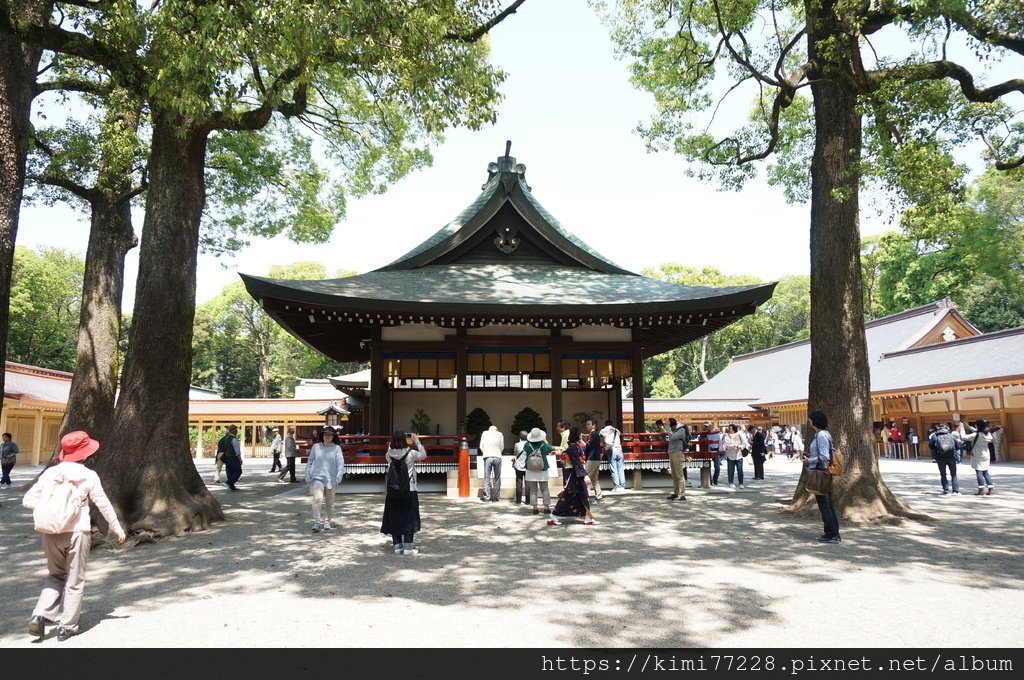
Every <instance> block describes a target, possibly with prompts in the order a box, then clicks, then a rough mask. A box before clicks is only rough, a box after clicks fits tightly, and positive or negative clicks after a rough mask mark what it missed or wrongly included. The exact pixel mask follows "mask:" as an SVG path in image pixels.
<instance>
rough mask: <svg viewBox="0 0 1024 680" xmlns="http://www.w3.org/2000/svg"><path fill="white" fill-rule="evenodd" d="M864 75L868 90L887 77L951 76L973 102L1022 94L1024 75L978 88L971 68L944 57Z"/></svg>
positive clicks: (921, 79) (873, 88)
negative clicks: (1015, 93) (941, 59)
mask: <svg viewBox="0 0 1024 680" xmlns="http://www.w3.org/2000/svg"><path fill="white" fill-rule="evenodd" d="M865 78H866V83H867V86H868V88H869V91H874V90H877V89H878V88H879V87H881V85H882V83H883V82H885V81H887V80H890V79H892V80H903V81H906V82H911V83H914V82H921V81H925V80H942V79H943V78H951V79H953V80H955V81H957V82H958V83H960V90H961V91H962V92H963V93H964V96H965V97H967V99H968V100H969V101H972V102H984V103H991V102H994V101H995V100H997V99H999V98H1000V97H1002V96H1003V95H1006V94H1010V93H1011V92H1020V93H1022V94H1024V78H1013V79H1011V80H1007V81H1005V82H1002V83H997V84H996V85H993V86H992V87H986V88H983V89H980V90H979V89H978V88H977V87H976V86H975V85H974V75H973V74H972V73H971V72H970V71H968V70H967V69H966V68H964V67H963V66H961V65H960V64H957V63H955V62H952V61H946V60H943V61H931V62H927V63H924V64H914V65H912V66H896V67H893V68H887V69H881V70H878V71H870V72H868V73H866V74H865Z"/></svg>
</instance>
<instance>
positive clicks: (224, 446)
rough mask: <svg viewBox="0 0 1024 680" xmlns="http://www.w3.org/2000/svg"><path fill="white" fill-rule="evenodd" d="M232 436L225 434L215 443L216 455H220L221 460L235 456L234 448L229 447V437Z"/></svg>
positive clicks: (231, 435)
mask: <svg viewBox="0 0 1024 680" xmlns="http://www.w3.org/2000/svg"><path fill="white" fill-rule="evenodd" d="M234 436H235V435H233V434H226V435H224V436H223V437H221V438H220V441H218V442H217V453H219V454H222V455H221V458H223V457H224V456H233V455H235V447H233V446H231V437H234Z"/></svg>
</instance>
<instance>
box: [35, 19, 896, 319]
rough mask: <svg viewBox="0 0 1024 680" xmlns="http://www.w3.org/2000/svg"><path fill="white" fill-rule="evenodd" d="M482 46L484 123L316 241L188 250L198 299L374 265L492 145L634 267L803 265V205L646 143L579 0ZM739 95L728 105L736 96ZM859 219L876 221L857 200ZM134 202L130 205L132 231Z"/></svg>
mask: <svg viewBox="0 0 1024 680" xmlns="http://www.w3.org/2000/svg"><path fill="white" fill-rule="evenodd" d="M492 59H493V61H494V62H495V63H496V64H498V65H500V66H501V67H502V68H503V69H504V70H505V71H507V72H508V73H509V77H508V79H507V81H506V82H505V84H504V86H503V88H502V90H503V92H504V95H505V98H504V101H503V102H502V104H501V105H500V108H499V110H498V120H497V123H496V124H494V125H493V126H490V127H488V128H486V129H484V130H481V131H478V132H469V131H464V130H456V131H452V132H450V133H449V134H448V136H447V141H446V142H445V143H444V144H443V145H441V146H439V147H437V148H436V149H435V150H434V152H433V153H434V164H433V166H432V167H430V168H428V169H426V170H424V171H420V172H417V173H415V174H413V175H410V176H409V177H406V178H405V179H403V180H401V181H400V182H398V183H397V184H395V185H394V186H392V187H391V188H390V189H389V190H388V191H387V192H386V193H385V194H383V195H380V196H370V197H366V198H363V199H359V200H358V201H353V202H352V203H351V204H350V205H349V212H348V216H347V218H346V219H345V220H344V221H343V222H342V223H341V224H339V225H338V227H337V229H336V231H335V235H334V237H333V238H332V240H331V242H330V243H329V244H325V245H319V246H312V245H296V244H292V243H290V242H288V241H287V240H286V239H283V238H278V239H273V240H267V241H260V242H255V241H254V242H253V243H252V245H251V246H250V247H249V248H247V249H245V250H244V251H242V252H241V253H239V254H238V255H237V256H235V257H232V258H221V259H217V258H214V257H212V256H201V257H200V262H199V269H198V275H197V277H198V280H197V299H198V301H199V302H203V301H205V300H207V299H209V298H211V297H213V296H214V295H216V294H217V293H218V292H219V291H220V289H221V288H222V287H223V286H225V285H227V284H229V283H233V282H235V281H237V280H238V277H237V272H244V273H249V274H265V273H266V272H267V269H268V268H269V267H270V266H271V265H273V264H289V263H292V262H297V261H306V260H319V261H322V262H324V263H325V265H326V266H327V268H328V272H330V273H333V272H334V271H336V270H338V269H341V268H344V269H353V270H356V271H359V272H365V271H369V270H371V269H374V268H376V267H380V266H383V265H384V264H387V263H388V262H390V261H391V260H393V259H395V258H396V257H397V256H399V255H401V254H403V253H405V252H406V251H408V250H409V249H410V248H412V247H413V246H415V245H416V244H418V243H420V242H421V241H423V240H424V239H426V238H427V237H428V236H429V235H431V234H432V233H434V232H435V231H437V229H439V228H440V227H442V226H443V225H445V224H446V223H447V222H449V221H450V220H451V219H452V218H453V217H455V216H456V215H457V214H458V213H459V212H461V211H462V209H463V208H464V207H465V206H467V205H468V204H469V203H471V202H472V201H473V200H474V198H475V197H476V195H477V193H478V192H479V190H480V185H481V184H482V183H483V182H484V181H485V180H486V177H487V172H486V167H487V164H488V163H489V162H490V161H492V160H494V159H495V158H496V157H498V156H500V155H502V154H503V153H504V148H505V140H512V155H513V156H515V157H516V158H517V159H518V161H519V162H521V163H525V164H526V166H527V171H526V179H527V182H528V183H529V184H530V185H531V186H532V187H533V193H534V195H535V196H536V197H537V199H538V200H539V201H540V202H541V203H542V204H543V205H544V206H545V207H546V208H547V209H548V210H549V211H550V212H551V213H552V214H554V215H555V216H556V217H557V218H558V220H559V221H560V222H561V223H562V224H563V226H565V227H566V228H567V229H569V230H570V231H572V232H574V233H575V234H577V235H578V236H579V237H580V238H582V239H583V240H585V241H587V242H588V243H590V244H591V245H592V246H593V247H594V248H595V249H596V250H598V251H599V252H601V253H603V254H604V255H606V256H607V257H608V258H609V259H611V260H613V261H615V262H617V263H618V264H620V265H622V266H624V267H626V268H627V269H631V270H633V271H639V270H640V269H642V268H644V267H648V266H657V265H658V264H660V263H663V262H677V263H681V264H685V265H691V266H704V265H712V266H715V267H717V268H718V269H720V270H721V271H723V272H725V273H728V274H750V275H753V276H757V277H759V278H761V279H765V280H774V279H777V278H779V277H782V276H786V275H790V274H806V273H808V271H809V268H810V267H809V251H808V242H809V233H808V229H809V208H808V207H807V206H804V205H795V206H794V205H787V204H786V202H785V201H784V199H783V197H782V192H781V190H779V189H774V188H770V187H768V186H767V184H766V183H765V182H764V181H763V180H755V181H753V182H751V183H750V184H749V185H748V186H747V187H746V188H745V189H744V190H743V191H742V192H738V193H736V192H719V191H716V189H715V188H714V187H713V186H711V185H709V184H703V183H700V182H698V181H696V180H691V179H688V178H687V177H686V176H685V175H684V169H685V165H684V161H683V160H682V159H681V158H680V157H678V156H675V155H672V154H667V153H658V154H652V153H648V152H646V151H645V148H644V143H643V141H642V140H641V139H640V137H639V136H638V135H636V134H635V133H634V132H633V130H634V129H635V128H636V126H637V124H639V123H641V122H646V121H647V120H648V119H649V118H650V116H651V114H652V112H653V110H654V105H653V99H652V98H651V97H650V96H649V95H647V94H645V93H643V92H640V91H638V90H636V89H635V88H634V87H633V86H632V85H631V84H630V83H629V81H628V68H627V64H626V63H625V62H622V61H619V60H617V59H616V58H615V55H614V49H613V46H612V43H611V41H610V39H609V38H608V32H607V29H606V28H605V27H604V26H602V25H601V23H600V21H599V20H598V17H597V16H596V15H595V13H594V12H593V10H591V9H590V8H589V7H588V5H587V3H586V0H532V1H531V2H527V3H525V4H524V6H523V7H522V8H521V9H520V10H519V12H518V13H517V14H515V15H513V16H512V17H510V18H509V19H508V20H506V21H505V22H504V23H503V24H502V25H501V26H499V27H498V28H497V29H495V31H494V32H493V33H492ZM737 108H738V107H737ZM864 220H865V222H864V223H863V225H862V231H863V232H864V233H865V234H867V233H877V232H879V231H881V230H884V228H885V225H884V224H883V223H881V222H879V221H877V220H875V221H871V220H872V217H871V216H870V215H868V214H867V211H865V215H864ZM141 225H142V215H141V213H138V214H137V215H136V231H138V230H140V229H141ZM87 232H88V220H87V218H86V217H85V216H82V215H78V214H76V213H74V212H73V211H71V210H68V209H66V208H61V207H54V208H47V207H29V208H26V209H25V210H24V211H23V214H22V222H21V227H20V230H19V234H18V245H23V246H29V247H37V246H40V245H52V246H60V247H65V248H70V249H72V250H75V251H77V252H79V253H81V254H84V253H85V248H86V243H87V237H88V234H87ZM137 270H138V250H137V249H136V250H134V251H132V253H130V254H129V256H128V261H127V265H126V277H127V280H126V286H125V296H124V301H123V305H122V306H123V308H124V309H125V310H126V311H129V310H130V309H131V307H132V304H133V301H134V295H135V281H134V279H135V276H136V274H137Z"/></svg>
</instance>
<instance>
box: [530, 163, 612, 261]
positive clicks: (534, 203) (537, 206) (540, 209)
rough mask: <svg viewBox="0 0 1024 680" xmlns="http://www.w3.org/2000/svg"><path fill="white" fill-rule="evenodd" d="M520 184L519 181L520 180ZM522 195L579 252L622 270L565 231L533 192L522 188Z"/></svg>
mask: <svg viewBox="0 0 1024 680" xmlns="http://www.w3.org/2000/svg"><path fill="white" fill-rule="evenodd" d="M520 182H521V180H520ZM523 195H524V196H526V199H527V200H528V201H529V202H530V205H532V206H533V207H534V209H535V210H536V211H537V212H539V213H540V214H541V216H542V217H543V218H544V219H545V220H547V222H548V224H550V225H551V228H552V229H554V230H555V231H557V232H558V233H559V234H561V235H562V237H563V238H565V239H566V240H568V241H569V242H570V243H572V244H573V245H574V246H576V247H577V248H579V249H580V250H583V251H585V252H587V253H589V254H590V255H592V256H593V257H596V258H597V259H599V260H601V261H603V262H607V263H608V264H610V265H611V266H613V267H618V268H619V269H623V267H619V265H617V264H615V263H614V262H612V261H611V260H609V259H608V258H607V257H605V256H604V255H602V254H601V253H599V252H597V251H596V250H594V249H593V248H591V247H590V246H589V245H587V244H586V243H584V242H583V241H581V240H580V239H579V237H577V236H576V235H575V234H573V233H572V232H570V231H569V230H567V229H566V228H565V227H563V226H562V224H561V223H560V222H559V221H558V220H557V219H555V216H554V215H552V214H551V213H549V212H548V211H547V208H545V207H544V206H542V205H541V204H540V201H538V200H537V198H536V197H535V196H534V195H533V192H532V191H530V190H529V189H528V188H527V187H526V186H523Z"/></svg>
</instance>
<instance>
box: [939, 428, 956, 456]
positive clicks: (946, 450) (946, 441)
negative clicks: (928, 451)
mask: <svg viewBox="0 0 1024 680" xmlns="http://www.w3.org/2000/svg"><path fill="white" fill-rule="evenodd" d="M935 448H936V449H937V450H938V452H939V453H941V454H945V455H947V456H951V455H953V454H954V453H955V452H956V439H954V438H953V435H951V434H950V433H948V432H941V433H939V434H937V435H935Z"/></svg>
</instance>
